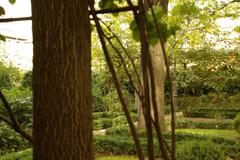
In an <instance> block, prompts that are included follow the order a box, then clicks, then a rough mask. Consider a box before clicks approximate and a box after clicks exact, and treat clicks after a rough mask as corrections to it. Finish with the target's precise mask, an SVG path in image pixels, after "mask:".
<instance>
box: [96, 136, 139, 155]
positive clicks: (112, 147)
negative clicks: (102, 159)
mask: <svg viewBox="0 0 240 160" xmlns="http://www.w3.org/2000/svg"><path fill="white" fill-rule="evenodd" d="M94 150H95V151H96V152H98V153H105V154H106V153H108V154H109V153H113V154H135V153H136V149H135V145H134V142H133V140H132V139H130V138H129V137H120V136H97V137H95V140H94Z"/></svg>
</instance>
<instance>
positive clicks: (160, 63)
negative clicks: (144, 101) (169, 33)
mask: <svg viewBox="0 0 240 160" xmlns="http://www.w3.org/2000/svg"><path fill="white" fill-rule="evenodd" d="M161 47H162V46H161V44H160V43H158V44H157V45H156V46H150V54H151V58H152V66H153V72H154V75H155V77H154V79H155V80H154V81H155V91H156V101H157V106H158V117H159V124H160V128H161V131H166V123H165V115H164V81H165V72H166V70H165V62H164V57H163V53H162V49H161Z"/></svg>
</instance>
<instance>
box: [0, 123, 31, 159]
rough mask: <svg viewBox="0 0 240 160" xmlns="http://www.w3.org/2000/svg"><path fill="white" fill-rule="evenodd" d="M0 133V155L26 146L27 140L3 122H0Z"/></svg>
mask: <svg viewBox="0 0 240 160" xmlns="http://www.w3.org/2000/svg"><path fill="white" fill-rule="evenodd" d="M0 135H1V136H0V155H4V154H6V153H8V152H16V151H19V150H22V149H24V148H26V147H27V146H28V143H27V141H26V140H25V139H23V138H22V137H20V135H18V134H17V133H16V132H15V131H14V130H13V129H12V128H10V127H9V126H7V125H6V124H5V123H4V122H0Z"/></svg>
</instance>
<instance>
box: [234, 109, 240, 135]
mask: <svg viewBox="0 0 240 160" xmlns="http://www.w3.org/2000/svg"><path fill="white" fill-rule="evenodd" d="M233 125H234V129H235V130H236V131H237V132H238V133H240V114H239V115H237V116H236V118H235V119H234V120H233Z"/></svg>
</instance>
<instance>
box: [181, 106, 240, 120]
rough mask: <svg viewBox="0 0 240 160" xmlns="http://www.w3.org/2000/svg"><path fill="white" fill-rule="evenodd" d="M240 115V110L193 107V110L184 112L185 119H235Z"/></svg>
mask: <svg viewBox="0 0 240 160" xmlns="http://www.w3.org/2000/svg"><path fill="white" fill-rule="evenodd" d="M239 113H240V108H213V107H211V108H208V107H199V108H194V107H192V108H191V110H189V111H187V112H184V116H185V117H195V118H218V117H219V118H229V119H233V118H235V117H236V115H237V114H239Z"/></svg>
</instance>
